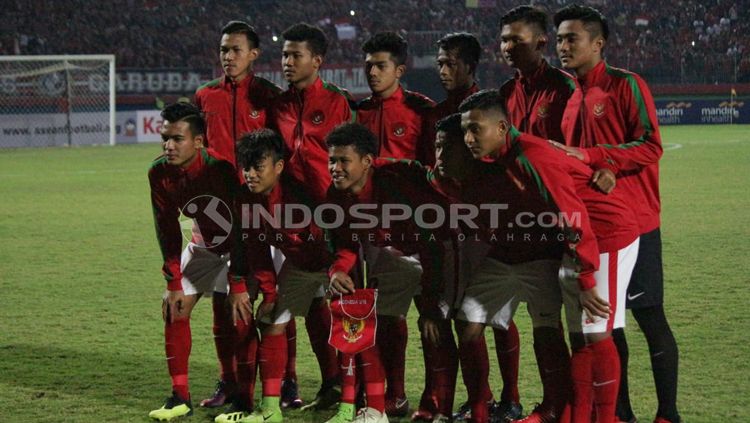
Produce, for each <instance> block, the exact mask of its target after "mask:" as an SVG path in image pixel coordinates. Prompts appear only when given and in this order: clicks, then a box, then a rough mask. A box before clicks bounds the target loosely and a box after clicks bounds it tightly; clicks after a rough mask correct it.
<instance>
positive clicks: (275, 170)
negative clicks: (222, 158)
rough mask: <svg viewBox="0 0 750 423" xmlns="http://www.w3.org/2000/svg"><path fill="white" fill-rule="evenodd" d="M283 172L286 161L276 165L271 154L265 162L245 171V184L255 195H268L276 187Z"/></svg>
mask: <svg viewBox="0 0 750 423" xmlns="http://www.w3.org/2000/svg"><path fill="white" fill-rule="evenodd" d="M283 170H284V161H283V160H279V161H277V162H276V163H274V161H273V156H271V155H270V154H269V155H267V156H265V157H264V158H263V160H260V161H258V162H257V163H255V164H254V165H252V166H250V168H248V169H243V170H242V175H243V176H244V177H245V182H246V183H247V187H248V188H250V192H252V193H254V194H268V193H269V192H271V190H272V189H273V187H274V186H276V183H277V182H278V181H279V178H280V177H281V172H282V171H283Z"/></svg>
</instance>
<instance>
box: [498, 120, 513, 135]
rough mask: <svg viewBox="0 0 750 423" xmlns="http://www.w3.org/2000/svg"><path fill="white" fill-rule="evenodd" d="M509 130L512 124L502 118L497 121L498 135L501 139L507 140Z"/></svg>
mask: <svg viewBox="0 0 750 423" xmlns="http://www.w3.org/2000/svg"><path fill="white" fill-rule="evenodd" d="M509 129H510V124H509V123H508V121H507V120H506V119H505V118H500V120H498V121H497V133H498V136H499V137H500V138H501V139H505V134H507V133H508V130H509Z"/></svg>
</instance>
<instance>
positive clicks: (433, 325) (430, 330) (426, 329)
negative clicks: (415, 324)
mask: <svg viewBox="0 0 750 423" xmlns="http://www.w3.org/2000/svg"><path fill="white" fill-rule="evenodd" d="M419 320H420V323H421V325H420V329H421V330H422V338H424V339H426V340H428V341H429V342H431V343H432V345H435V346H438V344H439V343H440V329H439V326H438V324H437V322H436V321H435V320H432V319H430V318H427V317H420V318H419Z"/></svg>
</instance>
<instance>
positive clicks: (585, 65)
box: [557, 19, 604, 76]
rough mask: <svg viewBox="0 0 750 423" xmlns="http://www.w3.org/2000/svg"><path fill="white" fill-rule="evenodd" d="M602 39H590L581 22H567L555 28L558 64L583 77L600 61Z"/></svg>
mask: <svg viewBox="0 0 750 423" xmlns="http://www.w3.org/2000/svg"><path fill="white" fill-rule="evenodd" d="M603 47H604V38H602V36H601V35H597V36H596V37H592V34H591V33H590V32H589V31H587V30H586V26H585V25H584V23H583V21H580V20H577V19H576V20H567V21H563V22H561V23H560V26H559V27H558V28H557V55H558V56H559V57H560V63H562V65H563V67H565V68H567V69H571V70H574V71H575V72H576V73H577V74H578V75H579V76H582V75H585V74H586V73H587V72H588V71H590V70H591V69H593V68H594V66H596V64H597V63H599V62H600V61H601V57H602V48H603Z"/></svg>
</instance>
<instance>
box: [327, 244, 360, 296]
mask: <svg viewBox="0 0 750 423" xmlns="http://www.w3.org/2000/svg"><path fill="white" fill-rule="evenodd" d="M347 234H349V235H351V234H352V233H351V232H349V231H345V230H333V231H331V243H332V248H333V250H334V251H335V253H334V260H333V263H332V264H331V266H330V267H329V268H328V279H329V282H330V283H329V286H328V290H329V291H331V293H334V294H352V293H354V280H352V278H351V276H349V274H350V273H351V271H352V269H354V266H355V265H356V264H357V255H358V253H357V252H358V250H359V243H357V242H353V241H351V239H347V238H346V236H347Z"/></svg>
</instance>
